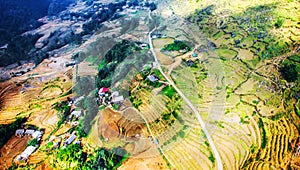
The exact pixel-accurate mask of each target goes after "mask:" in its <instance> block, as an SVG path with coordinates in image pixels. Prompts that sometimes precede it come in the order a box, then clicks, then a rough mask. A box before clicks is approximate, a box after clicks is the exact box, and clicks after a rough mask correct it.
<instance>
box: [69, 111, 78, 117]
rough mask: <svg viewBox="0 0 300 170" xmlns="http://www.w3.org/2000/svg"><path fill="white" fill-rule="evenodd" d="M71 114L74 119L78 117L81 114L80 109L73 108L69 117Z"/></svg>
mask: <svg viewBox="0 0 300 170" xmlns="http://www.w3.org/2000/svg"><path fill="white" fill-rule="evenodd" d="M72 116H74V117H75V118H76V119H78V118H79V117H80V116H81V111H79V110H74V111H73V112H72V113H71V114H70V116H69V118H71V117H72Z"/></svg>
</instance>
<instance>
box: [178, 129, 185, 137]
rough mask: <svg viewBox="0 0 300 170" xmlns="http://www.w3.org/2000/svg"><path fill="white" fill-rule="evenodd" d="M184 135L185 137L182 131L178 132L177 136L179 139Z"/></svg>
mask: <svg viewBox="0 0 300 170" xmlns="http://www.w3.org/2000/svg"><path fill="white" fill-rule="evenodd" d="M184 135H185V133H184V131H183V130H180V131H179V132H178V136H179V137H181V138H184Z"/></svg>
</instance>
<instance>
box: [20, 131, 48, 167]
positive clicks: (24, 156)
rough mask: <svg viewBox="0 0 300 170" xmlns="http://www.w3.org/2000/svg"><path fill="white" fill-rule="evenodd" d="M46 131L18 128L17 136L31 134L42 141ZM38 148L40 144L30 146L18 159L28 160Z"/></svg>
mask: <svg viewBox="0 0 300 170" xmlns="http://www.w3.org/2000/svg"><path fill="white" fill-rule="evenodd" d="M43 134H44V132H42V131H39V130H34V129H18V130H16V132H15V136H17V137H20V138H22V137H23V136H25V135H27V136H31V137H32V138H33V139H36V140H37V141H40V140H41V138H42V136H43ZM37 148H38V146H28V147H27V148H26V149H25V150H24V151H23V152H22V153H21V154H20V155H18V156H17V160H18V161H22V160H27V159H28V158H29V156H30V155H31V154H32V153H33V152H34V151H35V150H36V149H37Z"/></svg>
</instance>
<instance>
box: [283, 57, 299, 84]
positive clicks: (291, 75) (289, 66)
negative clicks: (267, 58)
mask: <svg viewBox="0 0 300 170" xmlns="http://www.w3.org/2000/svg"><path fill="white" fill-rule="evenodd" d="M298 71H299V70H297V65H296V64H294V63H291V62H284V63H283V67H281V68H280V72H281V74H282V76H283V78H284V79H285V80H286V81H288V82H295V81H296V80H298V79H299V74H298Z"/></svg>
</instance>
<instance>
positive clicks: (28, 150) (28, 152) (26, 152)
mask: <svg viewBox="0 0 300 170" xmlns="http://www.w3.org/2000/svg"><path fill="white" fill-rule="evenodd" d="M36 148H37V147H35V146H28V147H27V148H26V149H25V150H24V151H23V152H22V153H21V154H20V155H19V156H18V157H17V160H18V161H21V160H27V159H28V158H29V156H30V155H31V154H32V153H33V152H34V151H35V150H36Z"/></svg>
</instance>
